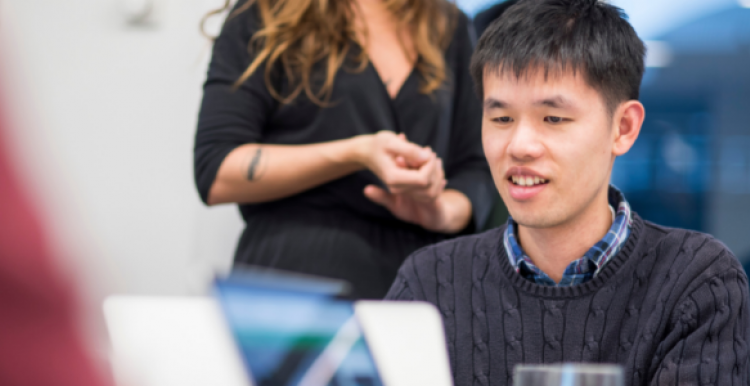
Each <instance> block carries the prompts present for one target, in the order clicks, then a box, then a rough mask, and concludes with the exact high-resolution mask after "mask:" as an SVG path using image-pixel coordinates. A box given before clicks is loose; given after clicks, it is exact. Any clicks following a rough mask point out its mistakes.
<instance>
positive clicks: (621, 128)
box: [612, 100, 646, 156]
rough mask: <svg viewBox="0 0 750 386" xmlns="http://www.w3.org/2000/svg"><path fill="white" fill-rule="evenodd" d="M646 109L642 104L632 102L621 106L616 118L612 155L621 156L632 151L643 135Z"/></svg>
mask: <svg viewBox="0 0 750 386" xmlns="http://www.w3.org/2000/svg"><path fill="white" fill-rule="evenodd" d="M644 118H646V109H645V108H643V105H642V104H641V102H638V101H636V100H630V101H627V102H625V103H623V104H621V105H620V107H619V108H618V109H617V112H616V113H615V116H614V122H613V126H614V133H613V139H614V144H613V146H612V154H613V155H615V156H621V155H623V154H625V153H627V152H628V150H630V148H631V147H632V146H633V144H634V143H635V140H636V139H638V134H640V133H641V126H642V125H643V120H644Z"/></svg>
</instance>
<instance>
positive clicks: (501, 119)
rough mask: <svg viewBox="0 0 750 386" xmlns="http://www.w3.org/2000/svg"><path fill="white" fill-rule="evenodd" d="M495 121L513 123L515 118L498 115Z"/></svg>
mask: <svg viewBox="0 0 750 386" xmlns="http://www.w3.org/2000/svg"><path fill="white" fill-rule="evenodd" d="M494 121H495V122H498V123H511V122H513V118H511V117H498V118H495V119H494Z"/></svg>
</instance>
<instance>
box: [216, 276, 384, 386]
mask: <svg viewBox="0 0 750 386" xmlns="http://www.w3.org/2000/svg"><path fill="white" fill-rule="evenodd" d="M216 295H217V299H218V301H219V304H220V305H221V308H222V310H223V314H224V317H225V319H226V322H227V324H228V326H229V329H230V331H231V333H232V335H233V336H234V339H235V343H236V344H237V346H238V349H239V351H240V353H241V356H242V359H243V361H244V362H245V367H246V368H247V369H248V372H249V373H250V378H251V379H252V380H253V382H254V384H256V385H257V386H288V385H300V386H308V385H309V386H313V385H315V386H321V385H331V386H380V385H382V382H381V380H380V376H379V375H378V370H377V367H376V365H375V362H374V360H373V357H372V354H371V352H370V350H369V348H368V346H367V343H366V341H365V338H364V335H363V333H362V329H361V327H360V325H359V322H358V321H357V319H356V318H355V317H354V308H353V305H352V302H350V301H345V300H339V299H335V298H332V297H330V296H328V295H327V294H321V293H309V292H298V291H290V290H284V289H279V288H267V287H265V286H254V285H252V284H248V282H246V281H245V282H240V281H237V280H232V279H228V280H218V281H217V282H216Z"/></svg>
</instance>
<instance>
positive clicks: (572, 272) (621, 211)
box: [503, 186, 633, 287]
mask: <svg viewBox="0 0 750 386" xmlns="http://www.w3.org/2000/svg"><path fill="white" fill-rule="evenodd" d="M609 205H610V207H611V208H615V207H616V208H617V214H616V215H615V220H614V221H613V222H612V227H611V228H609V232H607V234H606V235H605V236H604V238H602V239H601V240H600V241H599V242H598V243H596V245H594V246H593V247H591V249H589V250H588V252H586V254H585V255H583V257H582V258H580V259H578V260H576V261H574V262H572V263H570V265H568V267H567V268H566V269H565V272H564V273H563V276H562V279H561V280H560V282H559V283H555V281H554V280H552V279H551V278H550V277H549V276H547V274H546V273H544V272H542V270H540V269H539V268H538V267H537V266H536V265H534V262H533V261H531V259H530V258H529V256H528V255H526V253H524V251H523V249H521V246H520V245H519V244H518V239H517V238H516V223H515V221H513V218H512V217H510V218H508V229H506V231H505V236H504V237H503V243H504V245H505V252H506V253H507V255H508V259H510V263H511V265H513V266H514V267H515V268H516V272H518V273H519V274H521V276H523V277H525V278H526V279H528V280H531V281H533V282H535V283H537V284H541V285H549V286H555V287H565V286H572V285H576V284H581V283H585V282H587V281H589V280H591V279H592V278H593V277H594V276H596V274H597V273H599V271H600V270H601V269H602V267H604V265H605V264H607V261H609V260H610V259H611V258H612V257H614V256H615V255H617V252H619V251H620V248H622V246H623V245H624V244H625V241H627V239H628V236H630V228H631V226H632V223H633V219H632V217H631V215H630V205H629V204H628V202H627V201H626V200H625V197H624V196H623V195H622V193H621V192H620V191H619V190H617V188H615V187H614V186H610V187H609Z"/></svg>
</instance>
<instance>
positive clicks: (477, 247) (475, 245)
mask: <svg viewBox="0 0 750 386" xmlns="http://www.w3.org/2000/svg"><path fill="white" fill-rule="evenodd" d="M504 231H505V225H503V226H501V227H498V228H494V229H490V230H488V231H485V232H482V233H476V234H472V235H467V236H460V237H456V238H453V239H449V240H445V241H441V242H439V243H437V244H431V245H428V246H425V247H422V248H421V249H418V250H417V251H415V252H414V253H412V254H411V255H409V257H408V258H407V259H406V261H405V262H404V266H432V265H434V264H436V263H438V262H439V261H445V260H452V259H454V258H455V257H460V258H461V259H462V260H470V259H472V258H474V257H476V256H480V255H481V256H486V257H489V256H494V255H496V254H498V253H499V252H500V251H499V250H498V248H500V247H502V238H503V232H504Z"/></svg>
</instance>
